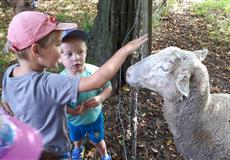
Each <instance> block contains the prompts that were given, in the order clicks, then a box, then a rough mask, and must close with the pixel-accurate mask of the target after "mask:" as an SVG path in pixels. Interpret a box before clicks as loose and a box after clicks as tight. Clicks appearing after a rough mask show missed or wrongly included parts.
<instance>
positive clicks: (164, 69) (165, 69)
mask: <svg viewBox="0 0 230 160" xmlns="http://www.w3.org/2000/svg"><path fill="white" fill-rule="evenodd" d="M159 69H160V70H162V71H163V72H168V71H169V69H168V68H166V67H164V66H160V67H158V68H157V70H159Z"/></svg>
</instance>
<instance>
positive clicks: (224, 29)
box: [190, 0, 230, 42]
mask: <svg viewBox="0 0 230 160" xmlns="http://www.w3.org/2000/svg"><path fill="white" fill-rule="evenodd" d="M190 9H191V11H192V12H193V13H194V14H196V15H200V16H203V17H204V19H205V20H206V21H207V23H208V29H209V33H210V35H211V36H212V37H214V38H217V39H222V40H224V41H227V42H229V41H230V1H229V0H205V1H203V2H200V3H195V4H194V5H192V6H191V8H190Z"/></svg>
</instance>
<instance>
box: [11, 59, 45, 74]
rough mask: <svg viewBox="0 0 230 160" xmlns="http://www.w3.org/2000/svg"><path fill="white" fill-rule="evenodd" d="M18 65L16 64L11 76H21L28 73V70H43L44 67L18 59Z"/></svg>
mask: <svg viewBox="0 0 230 160" xmlns="http://www.w3.org/2000/svg"><path fill="white" fill-rule="evenodd" d="M19 64H20V65H19V66H17V67H16V68H15V69H14V70H13V73H12V76H13V77H17V76H23V75H25V74H28V73H30V72H43V71H44V67H42V66H36V65H35V64H30V63H27V62H25V61H19Z"/></svg>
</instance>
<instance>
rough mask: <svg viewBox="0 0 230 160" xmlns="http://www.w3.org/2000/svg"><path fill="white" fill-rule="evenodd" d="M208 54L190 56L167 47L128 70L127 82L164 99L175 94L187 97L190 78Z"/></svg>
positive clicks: (193, 53)
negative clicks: (155, 93) (157, 94)
mask: <svg viewBox="0 0 230 160" xmlns="http://www.w3.org/2000/svg"><path fill="white" fill-rule="evenodd" d="M207 54H208V50H207V49H204V50H198V51H194V52H191V51H186V50H182V49H179V48H177V47H168V48H165V49H163V50H161V51H160V52H159V53H156V54H153V55H150V56H148V57H146V58H144V59H142V60H141V61H139V62H138V63H136V64H134V65H133V66H131V67H129V68H128V70H127V73H126V80H127V82H128V83H129V84H130V85H131V86H134V87H142V88H147V89H150V90H152V91H154V92H157V93H159V94H160V95H162V96H163V97H165V96H167V95H169V94H173V93H176V92H177V93H179V94H181V95H184V96H186V97H188V95H189V82H190V77H191V75H192V73H193V72H194V69H195V68H196V67H197V66H198V65H202V64H201V61H202V60H204V59H205V57H206V56H207Z"/></svg>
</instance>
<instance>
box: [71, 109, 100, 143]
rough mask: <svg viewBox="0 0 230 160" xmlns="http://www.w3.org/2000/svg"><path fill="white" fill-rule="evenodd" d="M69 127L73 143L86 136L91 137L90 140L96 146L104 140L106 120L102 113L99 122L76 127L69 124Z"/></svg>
mask: <svg viewBox="0 0 230 160" xmlns="http://www.w3.org/2000/svg"><path fill="white" fill-rule="evenodd" d="M68 127H69V136H70V140H71V141H80V140H81V139H83V138H84V137H85V135H86V134H88V135H89V138H90V140H91V141H92V142H93V143H95V144H98V143H99V142H100V141H101V140H103V139H104V119H103V114H102V113H100V115H99V116H98V118H97V120H96V121H95V122H93V123H90V124H87V125H79V126H74V125H73V124H71V123H69V122H68Z"/></svg>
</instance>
